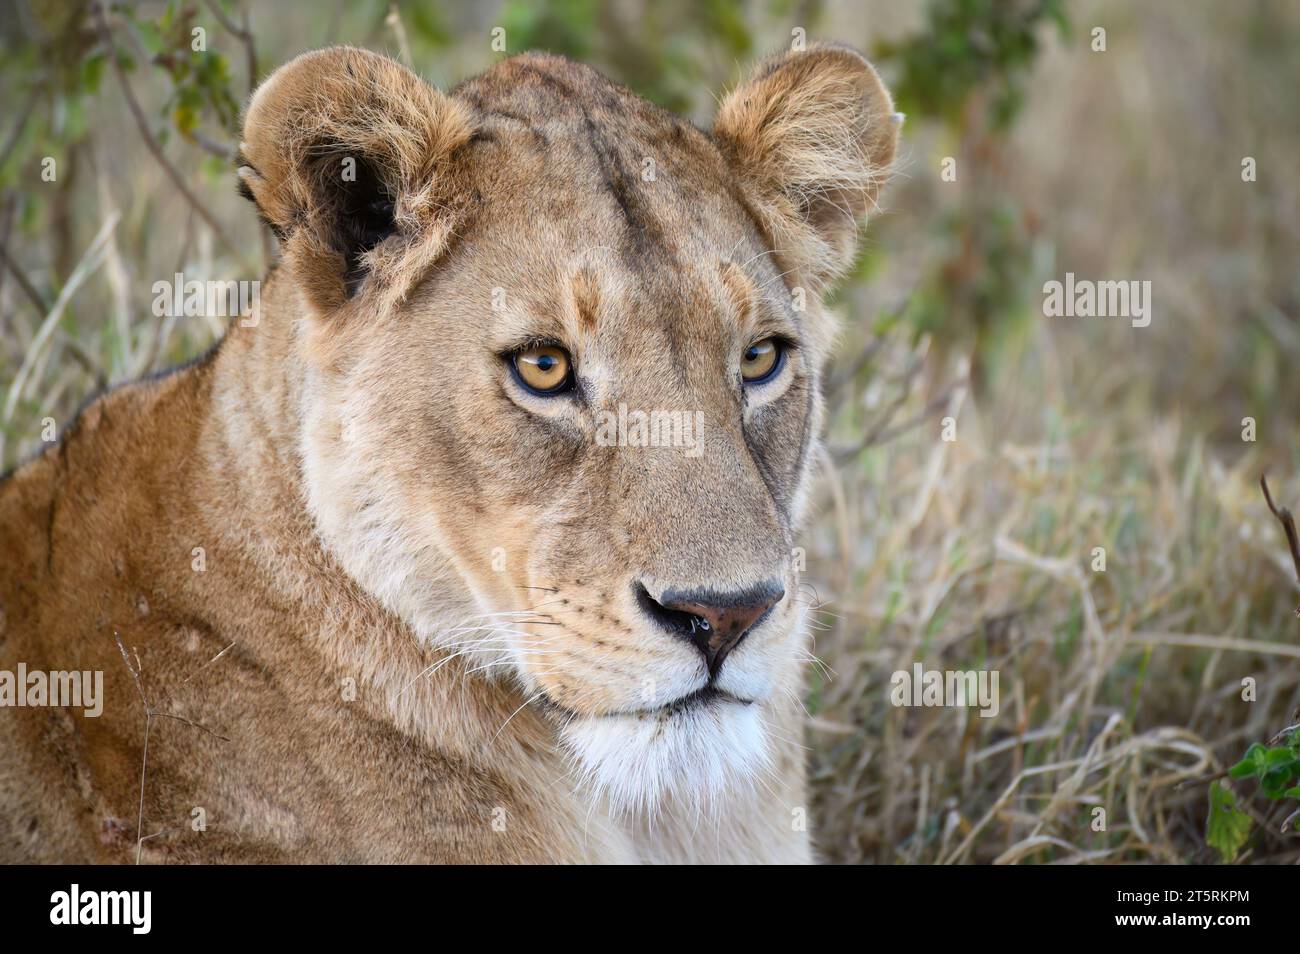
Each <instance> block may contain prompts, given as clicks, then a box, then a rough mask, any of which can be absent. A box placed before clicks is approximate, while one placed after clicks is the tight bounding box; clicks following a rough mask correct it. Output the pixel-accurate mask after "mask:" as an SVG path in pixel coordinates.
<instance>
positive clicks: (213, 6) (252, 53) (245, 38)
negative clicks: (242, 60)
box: [206, 0, 257, 93]
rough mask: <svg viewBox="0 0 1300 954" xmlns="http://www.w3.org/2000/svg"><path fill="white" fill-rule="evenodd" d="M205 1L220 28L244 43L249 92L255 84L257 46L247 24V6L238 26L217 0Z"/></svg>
mask: <svg viewBox="0 0 1300 954" xmlns="http://www.w3.org/2000/svg"><path fill="white" fill-rule="evenodd" d="M206 3H207V7H208V9H209V10H211V11H212V15H213V16H214V17H216V19H217V22H218V23H220V24H221V26H222V29H224V30H225V31H226V32H227V33H229V34H230V35H231V36H233V37H235V38H236V39H237V40H239V41H240V42H241V43H243V44H244V53H245V56H246V57H247V60H248V91H249V92H250V93H251V92H252V91H253V90H254V89H255V88H256V86H257V47H256V46H255V45H254V41H253V31H252V30H251V29H249V26H248V8H247V7H244V9H243V11H242V14H241V16H242V18H243V21H244V25H243V26H242V27H240V26H237V25H236V24H235V21H234V20H232V19H230V17H228V16H226V11H224V10H222V9H221V4H220V3H219V2H217V0H206Z"/></svg>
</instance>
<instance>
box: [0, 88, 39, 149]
mask: <svg viewBox="0 0 1300 954" xmlns="http://www.w3.org/2000/svg"><path fill="white" fill-rule="evenodd" d="M39 98H40V89H33V90H32V91H31V92H30V93H28V94H27V102H26V103H24V104H23V108H22V112H20V113H19V114H18V120H17V121H16V122H15V123H14V128H13V130H12V131H11V132H10V133H9V138H8V139H7V140H5V144H4V148H0V166H3V165H4V164H5V163H6V162H8V161H9V153H11V152H13V151H14V146H16V145H18V137H19V136H21V135H22V133H23V129H24V128H26V126H27V120H28V119H30V118H31V115H32V110H33V109H35V108H36V102H37V100H38V99H39Z"/></svg>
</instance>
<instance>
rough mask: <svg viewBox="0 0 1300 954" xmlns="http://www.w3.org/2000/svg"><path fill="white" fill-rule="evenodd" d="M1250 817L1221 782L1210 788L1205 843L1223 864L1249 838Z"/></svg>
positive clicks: (1232, 857) (1227, 861) (1231, 857)
mask: <svg viewBox="0 0 1300 954" xmlns="http://www.w3.org/2000/svg"><path fill="white" fill-rule="evenodd" d="M1250 824H1251V823H1250V816H1249V815H1247V814H1246V813H1245V812H1243V811H1242V810H1241V809H1240V808H1238V807H1237V796H1236V795H1234V794H1233V792H1232V789H1230V788H1228V787H1227V786H1226V785H1224V784H1223V783H1222V782H1215V783H1214V784H1213V785H1211V786H1210V815H1209V817H1208V818H1207V819H1206V821H1205V842H1206V844H1208V845H1209V846H1210V847H1211V848H1213V849H1215V850H1216V851H1217V852H1218V853H1219V857H1221V858H1222V859H1223V863H1224V864H1228V863H1229V862H1231V861H1232V860H1233V859H1234V858H1236V857H1237V852H1239V851H1241V846H1242V845H1244V844H1245V843H1246V839H1247V838H1249V837H1250Z"/></svg>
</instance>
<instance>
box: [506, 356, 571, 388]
mask: <svg viewBox="0 0 1300 954" xmlns="http://www.w3.org/2000/svg"><path fill="white" fill-rule="evenodd" d="M511 363H512V364H513V366H514V369H515V374H516V375H517V376H518V377H519V380H520V381H521V382H523V384H524V386H525V387H527V388H528V389H529V390H531V391H535V392H537V393H538V394H546V395H551V394H559V393H560V392H561V391H566V390H568V387H569V385H570V384H571V383H572V381H571V375H570V373H569V370H570V362H569V355H568V353H567V352H566V351H565V350H564V349H563V348H557V347H556V346H555V345H539V346H538V347H536V348H528V349H526V350H524V351H520V352H518V353H516V354H515V356H514V357H513V358H512V359H511Z"/></svg>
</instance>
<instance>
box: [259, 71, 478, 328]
mask: <svg viewBox="0 0 1300 954" xmlns="http://www.w3.org/2000/svg"><path fill="white" fill-rule="evenodd" d="M472 135H473V126H472V123H471V119H470V116H469V114H468V113H467V112H466V111H465V109H464V107H462V106H461V105H460V104H459V103H457V102H456V101H455V100H453V99H450V98H448V97H446V96H444V95H443V94H442V93H440V92H438V91H437V90H436V89H434V88H433V87H432V86H430V85H429V84H427V83H425V82H424V81H423V80H421V79H420V78H419V77H417V76H416V75H415V74H414V73H412V72H411V71H410V70H408V69H406V68H405V67H403V66H401V65H400V64H398V63H395V62H393V61H392V60H390V59H388V58H387V57H384V56H380V55H379V54H376V53H370V52H368V51H366V50H359V49H354V48H351V47H333V48H330V49H326V50H319V51H317V52H314V53H306V54H303V55H302V56H299V57H298V58H297V59H294V60H292V61H290V62H289V63H286V64H285V65H284V66H282V67H280V68H279V69H278V70H276V71H275V72H274V73H272V74H271V75H270V77H268V78H267V80H266V81H265V82H264V83H262V85H261V86H260V87H258V89H257V92H256V93H254V94H253V98H252V100H251V101H250V102H249V104H248V109H247V110H246V112H245V114H244V135H243V141H242V142H241V143H240V151H239V157H238V160H237V162H238V174H239V179H240V189H241V191H242V192H243V193H244V195H245V196H247V197H248V198H250V199H252V200H253V201H254V202H256V203H257V206H258V208H259V209H260V210H261V213H262V216H263V217H264V218H265V219H266V220H267V222H268V223H269V224H270V226H271V228H272V229H273V230H274V231H275V233H276V234H277V235H278V236H279V237H280V239H281V241H282V242H283V245H284V259H285V262H286V264H288V265H290V267H292V268H293V269H294V271H295V273H296V275H297V278H298V281H299V284H300V286H301V287H302V288H303V289H304V291H305V292H306V293H307V295H308V298H309V300H310V301H311V302H312V303H313V304H314V305H315V306H316V307H318V308H320V309H321V310H331V309H334V308H337V307H339V306H341V305H343V304H344V303H345V302H346V301H347V300H348V299H349V298H351V297H353V296H354V295H356V294H357V293H358V292H359V291H362V290H365V291H369V290H370V288H371V286H372V284H373V286H374V287H375V288H376V289H380V290H382V291H383V292H384V293H385V294H386V295H387V296H391V297H393V298H400V297H401V296H403V295H404V294H405V293H406V291H407V290H408V289H407V288H405V287H402V282H403V281H404V280H406V281H409V280H410V278H411V277H412V276H414V275H416V274H418V272H419V270H420V269H419V268H418V267H416V268H412V267H409V266H411V265H417V266H418V264H419V262H417V261H413V260H412V256H415V257H416V258H418V259H421V260H431V259H432V258H436V257H437V256H438V255H439V254H441V251H443V250H444V249H445V247H446V241H447V236H448V234H449V233H450V231H451V228H452V227H453V225H454V222H452V221H451V217H452V215H453V211H452V210H453V209H454V207H455V206H457V205H458V203H457V202H455V201H454V195H453V193H454V192H455V182H454V180H455V175H454V165H455V164H454V161H453V159H454V155H455V153H456V151H457V150H458V149H459V148H460V147H461V146H463V145H464V144H465V143H466V142H468V141H469V140H470V138H471V136H472Z"/></svg>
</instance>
